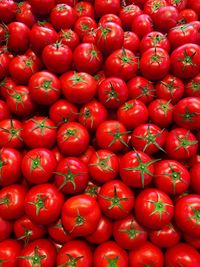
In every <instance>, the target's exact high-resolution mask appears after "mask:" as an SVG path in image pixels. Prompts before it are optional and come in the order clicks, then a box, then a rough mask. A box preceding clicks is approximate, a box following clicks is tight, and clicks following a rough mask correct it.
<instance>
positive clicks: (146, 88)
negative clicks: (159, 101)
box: [136, 84, 156, 99]
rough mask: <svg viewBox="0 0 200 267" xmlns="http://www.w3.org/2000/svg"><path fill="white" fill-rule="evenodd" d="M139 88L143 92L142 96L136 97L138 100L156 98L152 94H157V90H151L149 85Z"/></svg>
mask: <svg viewBox="0 0 200 267" xmlns="http://www.w3.org/2000/svg"><path fill="white" fill-rule="evenodd" d="M138 87H139V88H140V89H141V91H142V92H141V94H140V95H138V96H137V97H136V99H138V98H140V97H142V96H150V97H155V95H154V94H152V93H151V92H155V91H156V90H155V89H149V85H148V84H146V85H145V86H141V85H139V86H138Z"/></svg>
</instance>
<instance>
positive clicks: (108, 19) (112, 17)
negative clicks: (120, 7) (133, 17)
mask: <svg viewBox="0 0 200 267" xmlns="http://www.w3.org/2000/svg"><path fill="white" fill-rule="evenodd" d="M107 22H114V23H116V24H118V25H119V26H121V27H122V22H121V19H120V18H119V17H118V16H117V15H115V14H112V13H110V14H105V15H103V16H102V17H101V18H100V20H99V23H98V25H99V26H100V25H101V24H104V23H107Z"/></svg>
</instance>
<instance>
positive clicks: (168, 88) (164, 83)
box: [161, 79, 179, 96]
mask: <svg viewBox="0 0 200 267" xmlns="http://www.w3.org/2000/svg"><path fill="white" fill-rule="evenodd" d="M174 82H175V79H172V80H171V81H170V82H169V83H166V82H163V81H161V83H162V84H163V85H164V86H165V87H166V89H167V91H168V92H169V93H170V94H171V96H173V89H176V88H179V86H177V85H174Z"/></svg>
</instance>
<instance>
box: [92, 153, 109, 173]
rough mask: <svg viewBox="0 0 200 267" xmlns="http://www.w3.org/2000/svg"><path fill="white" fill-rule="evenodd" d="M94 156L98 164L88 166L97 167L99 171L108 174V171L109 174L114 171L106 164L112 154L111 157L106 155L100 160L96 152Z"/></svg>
mask: <svg viewBox="0 0 200 267" xmlns="http://www.w3.org/2000/svg"><path fill="white" fill-rule="evenodd" d="M95 154H96V156H97V159H98V163H92V164H90V166H98V167H100V169H101V170H102V171H108V172H109V171H111V172H113V171H114V170H113V168H111V167H110V166H109V165H108V164H107V162H108V160H109V159H110V158H111V157H112V156H113V154H112V155H108V156H107V157H105V158H104V159H101V158H100V156H99V154H98V152H96V153H95Z"/></svg>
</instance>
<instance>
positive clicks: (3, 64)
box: [0, 53, 10, 80]
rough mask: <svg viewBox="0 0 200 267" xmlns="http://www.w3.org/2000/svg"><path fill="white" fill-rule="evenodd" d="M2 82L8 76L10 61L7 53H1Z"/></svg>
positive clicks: (0, 73) (0, 78)
mask: <svg viewBox="0 0 200 267" xmlns="http://www.w3.org/2000/svg"><path fill="white" fill-rule="evenodd" d="M0 62H1V65H0V80H3V79H4V78H5V77H6V76H7V75H8V70H9V64H10V59H9V57H8V55H6V54H5V53H0Z"/></svg>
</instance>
